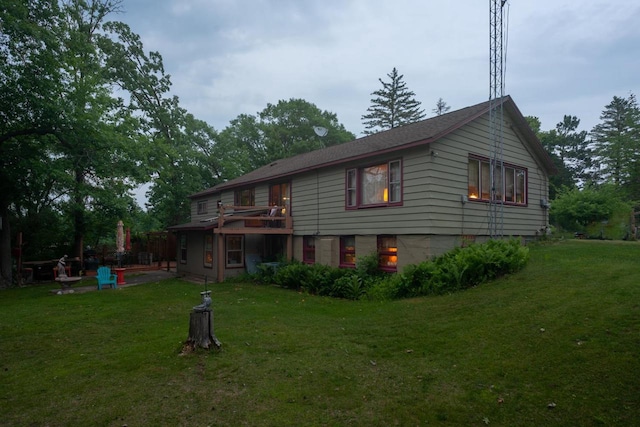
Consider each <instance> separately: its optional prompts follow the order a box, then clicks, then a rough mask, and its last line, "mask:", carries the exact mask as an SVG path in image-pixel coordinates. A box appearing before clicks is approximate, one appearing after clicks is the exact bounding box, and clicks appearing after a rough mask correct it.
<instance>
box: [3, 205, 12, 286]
mask: <svg viewBox="0 0 640 427" xmlns="http://www.w3.org/2000/svg"><path fill="white" fill-rule="evenodd" d="M11 267H12V263H11V228H10V227H9V209H8V208H7V206H6V205H5V203H4V202H2V201H0V288H6V287H9V286H11V282H12V271H11Z"/></svg>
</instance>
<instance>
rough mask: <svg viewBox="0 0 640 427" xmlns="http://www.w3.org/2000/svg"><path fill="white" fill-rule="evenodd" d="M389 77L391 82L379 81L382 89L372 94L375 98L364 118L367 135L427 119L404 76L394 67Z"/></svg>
mask: <svg viewBox="0 0 640 427" xmlns="http://www.w3.org/2000/svg"><path fill="white" fill-rule="evenodd" d="M387 77H389V79H391V80H390V81H384V80H382V79H378V80H379V81H380V83H381V84H382V88H381V89H378V90H376V91H374V92H373V93H371V95H373V96H374V98H371V106H370V107H369V108H367V114H365V115H363V116H362V123H363V124H364V125H365V132H364V133H365V134H373V133H377V132H380V131H383V130H388V129H393V128H396V127H398V126H402V125H406V124H409V123H414V122H417V121H420V120H422V119H424V118H425V114H424V110H422V109H420V105H421V103H420V102H419V101H417V100H416V99H415V96H416V94H415V93H413V92H412V91H410V90H409V89H407V84H406V83H405V82H404V80H403V78H404V75H402V74H398V70H397V69H396V68H395V67H394V68H393V70H392V71H391V73H389V74H387Z"/></svg>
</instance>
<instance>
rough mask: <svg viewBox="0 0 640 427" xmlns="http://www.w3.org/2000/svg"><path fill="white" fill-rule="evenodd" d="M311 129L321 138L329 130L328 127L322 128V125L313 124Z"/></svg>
mask: <svg viewBox="0 0 640 427" xmlns="http://www.w3.org/2000/svg"><path fill="white" fill-rule="evenodd" d="M313 131H314V132H315V133H316V135H318V136H319V137H320V138H322V137H323V136H326V135H327V133H328V132H329V129H327V128H323V127H322V126H314V127H313Z"/></svg>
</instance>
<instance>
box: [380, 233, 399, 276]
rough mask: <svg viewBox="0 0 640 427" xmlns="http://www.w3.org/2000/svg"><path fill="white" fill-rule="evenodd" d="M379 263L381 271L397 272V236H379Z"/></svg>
mask: <svg viewBox="0 0 640 427" xmlns="http://www.w3.org/2000/svg"><path fill="white" fill-rule="evenodd" d="M378 261H379V264H380V269H381V270H384V271H397V267H398V244H397V239H396V236H378Z"/></svg>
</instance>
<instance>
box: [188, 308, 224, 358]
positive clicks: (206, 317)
mask: <svg viewBox="0 0 640 427" xmlns="http://www.w3.org/2000/svg"><path fill="white" fill-rule="evenodd" d="M212 344H213V345H214V346H215V347H216V348H220V346H221V344H220V341H218V339H217V338H216V336H215V335H214V334H213V311H211V310H203V311H196V310H194V311H192V312H191V315H190V316H189V338H188V339H187V342H186V343H185V347H190V348H191V349H193V350H195V349H196V348H197V347H202V348H206V349H209V348H211V345H212Z"/></svg>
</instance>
